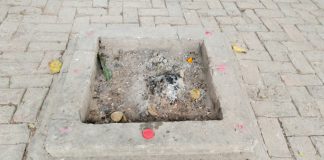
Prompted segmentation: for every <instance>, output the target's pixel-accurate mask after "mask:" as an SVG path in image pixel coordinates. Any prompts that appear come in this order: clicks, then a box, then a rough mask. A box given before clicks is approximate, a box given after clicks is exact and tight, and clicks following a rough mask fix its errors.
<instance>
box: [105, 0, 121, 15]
mask: <svg viewBox="0 0 324 160" xmlns="http://www.w3.org/2000/svg"><path fill="white" fill-rule="evenodd" d="M108 6H109V9H108V13H109V15H110V16H121V15H122V12H123V2H122V1H109V5H108Z"/></svg>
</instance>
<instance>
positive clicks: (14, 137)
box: [0, 124, 29, 144]
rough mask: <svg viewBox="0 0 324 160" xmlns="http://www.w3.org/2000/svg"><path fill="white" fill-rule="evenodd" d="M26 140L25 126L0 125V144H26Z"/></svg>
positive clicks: (26, 129) (27, 134) (27, 133)
mask: <svg viewBox="0 0 324 160" xmlns="http://www.w3.org/2000/svg"><path fill="white" fill-rule="evenodd" d="M28 139H29V130H28V127H27V124H0V144H20V143H27V142H28Z"/></svg>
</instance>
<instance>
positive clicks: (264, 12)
mask: <svg viewBox="0 0 324 160" xmlns="http://www.w3.org/2000/svg"><path fill="white" fill-rule="evenodd" d="M255 13H256V14H257V15H258V16H259V17H268V18H277V17H284V16H285V15H284V14H283V13H282V12H281V11H280V10H273V9H255Z"/></svg>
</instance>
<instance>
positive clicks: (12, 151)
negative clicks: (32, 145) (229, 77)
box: [0, 0, 324, 160]
mask: <svg viewBox="0 0 324 160" xmlns="http://www.w3.org/2000/svg"><path fill="white" fill-rule="evenodd" d="M114 25H115V26H119V25H129V26H134V27H135V26H140V27H141V26H152V27H154V26H155V27H158V26H178V25H181V26H183V25H187V26H193V27H195V26H203V27H205V28H206V30H208V31H222V32H225V33H227V35H228V38H229V39H230V40H231V41H232V42H233V43H238V44H240V45H241V46H244V47H246V48H248V49H249V51H248V53H247V54H245V55H237V58H238V59H239V62H240V65H241V70H242V75H243V76H242V79H243V81H244V83H245V84H244V85H245V86H246V87H247V89H248V94H249V96H250V98H251V104H252V106H253V109H254V112H255V116H256V117H257V119H258V125H259V127H260V130H261V133H262V136H263V140H264V143H265V145H266V147H267V151H268V154H269V156H270V157H271V158H272V160H293V159H296V160H318V159H324V85H323V82H324V1H323V0H0V157H5V158H3V159H6V160H20V159H22V157H23V156H24V155H25V154H26V153H25V150H26V147H28V142H29V138H30V136H32V133H33V132H32V131H31V130H30V129H29V128H28V124H30V123H36V122H37V121H38V119H37V117H38V114H39V111H40V110H41V107H42V104H43V101H44V98H45V97H46V96H47V94H48V91H49V88H50V87H51V84H52V79H53V76H52V75H50V74H49V71H48V68H47V64H48V62H49V61H50V60H51V59H53V58H58V57H61V56H62V54H63V51H64V50H65V48H66V47H67V43H68V41H69V38H70V37H71V36H73V35H74V34H77V33H78V32H79V31H81V30H84V29H86V28H88V27H93V28H105V27H106V26H114ZM54 77H55V76H54Z"/></svg>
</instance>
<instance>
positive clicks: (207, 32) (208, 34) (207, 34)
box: [205, 31, 213, 36]
mask: <svg viewBox="0 0 324 160" xmlns="http://www.w3.org/2000/svg"><path fill="white" fill-rule="evenodd" d="M212 34H213V33H212V32H209V31H206V32H205V35H206V36H211V35H212Z"/></svg>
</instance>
